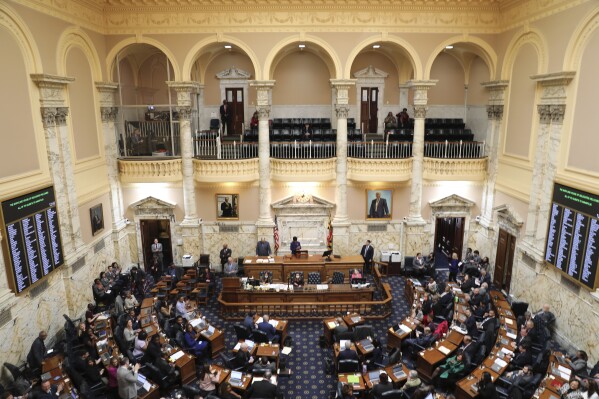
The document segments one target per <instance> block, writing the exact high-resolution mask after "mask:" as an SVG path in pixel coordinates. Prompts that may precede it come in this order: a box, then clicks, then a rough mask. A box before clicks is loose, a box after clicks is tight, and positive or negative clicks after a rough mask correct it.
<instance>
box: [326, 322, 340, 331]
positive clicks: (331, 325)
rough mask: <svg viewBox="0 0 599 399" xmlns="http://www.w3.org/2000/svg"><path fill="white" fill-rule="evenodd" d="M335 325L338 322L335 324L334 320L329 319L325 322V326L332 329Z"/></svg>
mask: <svg viewBox="0 0 599 399" xmlns="http://www.w3.org/2000/svg"><path fill="white" fill-rule="evenodd" d="M337 326H338V324H337V323H336V322H334V321H329V322H328V323H327V327H328V328H329V329H330V330H332V329H333V328H335V327H337Z"/></svg>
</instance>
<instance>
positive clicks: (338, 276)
mask: <svg viewBox="0 0 599 399" xmlns="http://www.w3.org/2000/svg"><path fill="white" fill-rule="evenodd" d="M344 279H345V277H344V275H343V273H342V272H333V281H332V283H333V284H343V281H344Z"/></svg>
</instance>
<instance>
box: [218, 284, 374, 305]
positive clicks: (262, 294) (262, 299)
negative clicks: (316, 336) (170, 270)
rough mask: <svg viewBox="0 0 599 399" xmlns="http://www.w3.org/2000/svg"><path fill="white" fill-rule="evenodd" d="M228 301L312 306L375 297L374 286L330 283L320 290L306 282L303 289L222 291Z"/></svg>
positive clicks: (366, 300) (222, 295) (359, 300)
mask: <svg viewBox="0 0 599 399" xmlns="http://www.w3.org/2000/svg"><path fill="white" fill-rule="evenodd" d="M220 297H221V299H222V300H223V301H226V302H232V303H236V302H244V303H252V304H257V305H259V304H260V303H276V302H280V303H294V304H298V305H301V304H302V303H306V306H310V305H311V304H312V303H314V302H320V303H322V302H325V303H326V302H369V301H372V300H373V298H374V287H366V288H352V287H351V285H349V284H329V285H328V289H326V290H318V289H316V286H315V285H310V284H306V285H304V287H303V288H302V289H295V290H291V289H290V290H284V291H277V290H275V289H262V288H256V289H253V290H243V289H236V290H232V291H228V292H222V293H221V296H220Z"/></svg>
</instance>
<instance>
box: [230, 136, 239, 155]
mask: <svg viewBox="0 0 599 399" xmlns="http://www.w3.org/2000/svg"><path fill="white" fill-rule="evenodd" d="M236 151H237V140H233V153H232V154H231V159H237V158H238V157H237V154H236Z"/></svg>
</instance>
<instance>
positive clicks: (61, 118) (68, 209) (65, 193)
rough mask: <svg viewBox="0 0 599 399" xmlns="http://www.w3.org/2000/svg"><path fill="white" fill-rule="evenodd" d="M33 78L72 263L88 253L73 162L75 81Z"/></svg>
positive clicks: (66, 254) (64, 241) (67, 258)
mask: <svg viewBox="0 0 599 399" xmlns="http://www.w3.org/2000/svg"><path fill="white" fill-rule="evenodd" d="M31 79H32V80H33V81H34V82H35V83H36V84H37V86H38V88H39V90H40V105H41V114H42V122H43V125H44V134H45V137H46V150H47V155H48V165H49V168H50V175H51V176H52V181H53V183H54V192H55V194H56V204H57V208H58V214H59V217H60V232H61V238H62V244H63V251H64V258H65V263H66V264H70V263H72V262H73V261H74V260H76V259H77V258H79V257H81V256H84V253H82V254H80V255H81V256H80V255H77V252H81V251H83V252H84V249H85V246H84V243H83V240H82V238H81V222H80V220H79V206H78V203H77V191H76V190H75V178H74V173H73V160H72V159H71V142H70V139H69V129H68V126H67V116H68V113H69V108H68V107H66V90H67V85H68V84H69V83H71V82H73V81H74V80H75V79H74V78H68V77H64V76H53V75H46V74H33V75H31Z"/></svg>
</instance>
